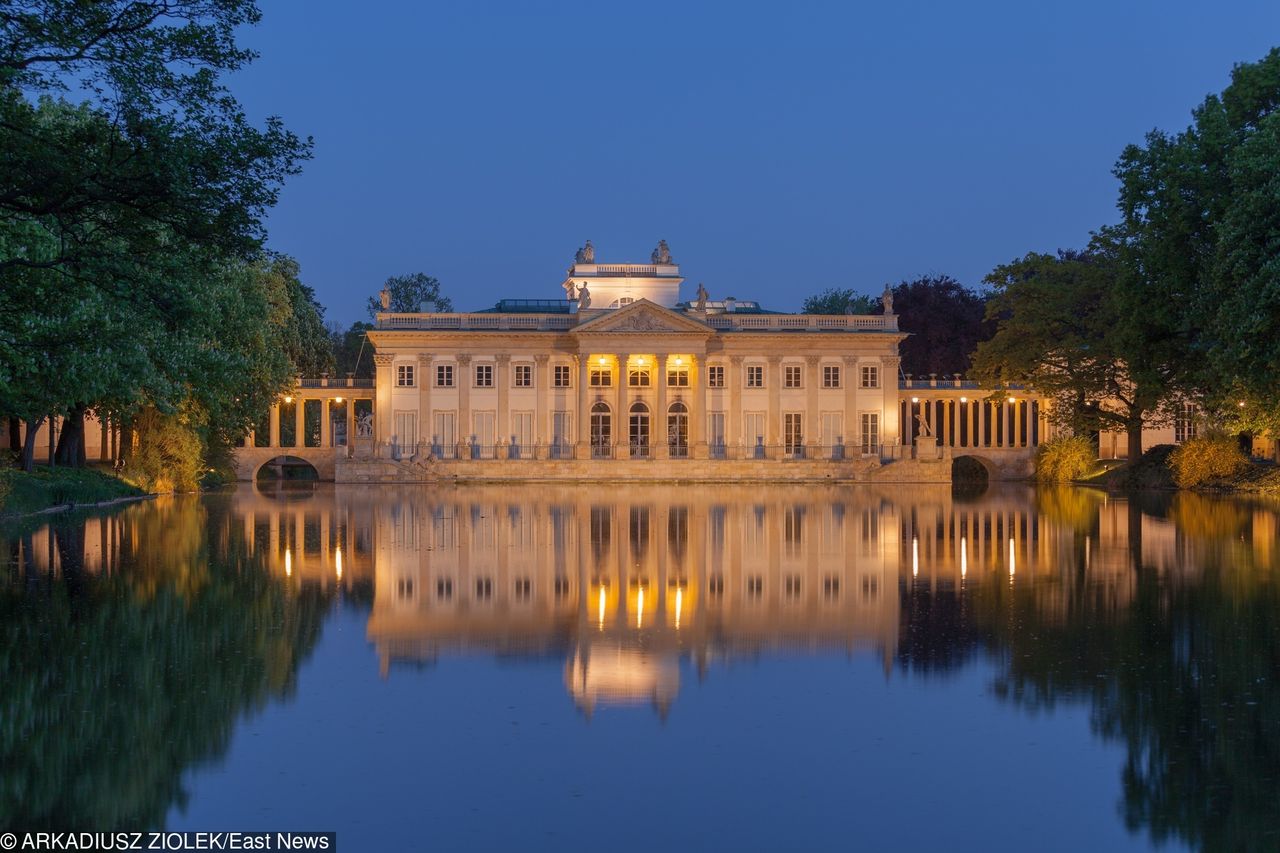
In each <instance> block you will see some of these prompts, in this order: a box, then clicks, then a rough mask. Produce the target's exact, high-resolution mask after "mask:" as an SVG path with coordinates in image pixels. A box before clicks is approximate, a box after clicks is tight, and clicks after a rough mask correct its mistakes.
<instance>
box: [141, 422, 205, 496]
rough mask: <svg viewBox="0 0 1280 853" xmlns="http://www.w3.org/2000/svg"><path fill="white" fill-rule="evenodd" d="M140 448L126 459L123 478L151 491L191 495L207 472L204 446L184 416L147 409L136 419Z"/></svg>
mask: <svg viewBox="0 0 1280 853" xmlns="http://www.w3.org/2000/svg"><path fill="white" fill-rule="evenodd" d="M133 429H134V432H135V433H136V435H137V437H138V444H137V447H135V448H133V450H132V452H130V454H129V456H128V457H127V459H126V461H125V465H124V470H123V471H122V472H121V474H122V476H123V477H124V479H125V480H126V481H127V482H130V483H132V484H134V485H135V486H138V487H139V488H142V489H145V490H147V491H148V492H191V491H195V490H196V489H197V488H198V487H199V485H200V475H201V474H202V473H203V471H204V462H203V460H204V443H203V442H202V441H201V440H200V435H199V433H197V432H196V430H195V428H194V427H193V426H192V425H191V424H190V422H189V421H188V420H187V419H186V418H185V417H184V416H183V415H181V414H175V415H166V414H162V413H161V412H158V411H156V410H155V409H146V410H144V411H142V412H141V413H139V414H138V416H137V417H136V418H135V419H134V422H133Z"/></svg>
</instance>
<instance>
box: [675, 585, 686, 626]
mask: <svg viewBox="0 0 1280 853" xmlns="http://www.w3.org/2000/svg"><path fill="white" fill-rule="evenodd" d="M683 606H684V590H682V589H680V588H679V587H676V630H679V629H680V609H681V608H682V607H683Z"/></svg>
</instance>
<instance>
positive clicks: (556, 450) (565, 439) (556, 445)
mask: <svg viewBox="0 0 1280 853" xmlns="http://www.w3.org/2000/svg"><path fill="white" fill-rule="evenodd" d="M572 450H573V415H572V413H570V412H552V413H551V457H552V458H553V459H559V458H561V457H564V456H567V455H568V454H569V453H570V452H571V451H572Z"/></svg>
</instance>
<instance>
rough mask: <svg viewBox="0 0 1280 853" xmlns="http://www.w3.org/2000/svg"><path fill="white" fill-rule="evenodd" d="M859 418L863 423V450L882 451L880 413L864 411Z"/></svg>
mask: <svg viewBox="0 0 1280 853" xmlns="http://www.w3.org/2000/svg"><path fill="white" fill-rule="evenodd" d="M859 419H860V420H861V425H862V452H863V453H879V452H880V413H879V412H863V413H862V414H861V415H860V416H859Z"/></svg>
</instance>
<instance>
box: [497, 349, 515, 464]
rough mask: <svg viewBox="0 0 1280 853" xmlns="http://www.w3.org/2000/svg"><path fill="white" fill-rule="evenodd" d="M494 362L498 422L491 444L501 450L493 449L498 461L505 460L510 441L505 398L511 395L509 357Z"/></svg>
mask: <svg viewBox="0 0 1280 853" xmlns="http://www.w3.org/2000/svg"><path fill="white" fill-rule="evenodd" d="M494 360H495V361H496V362H497V367H496V369H495V370H494V378H493V381H494V382H495V383H497V386H498V414H497V415H496V419H497V421H498V422H497V424H495V425H494V427H493V443H494V444H495V445H496V447H497V448H501V449H495V451H494V455H495V456H496V457H497V458H499V459H506V458H507V455H508V444H507V442H509V441H511V417H510V415H509V413H508V411H507V406H508V399H507V398H508V396H509V395H510V393H511V392H510V387H511V356H509V355H506V354H501V355H498V356H496V357H495V359H494Z"/></svg>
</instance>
